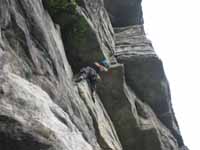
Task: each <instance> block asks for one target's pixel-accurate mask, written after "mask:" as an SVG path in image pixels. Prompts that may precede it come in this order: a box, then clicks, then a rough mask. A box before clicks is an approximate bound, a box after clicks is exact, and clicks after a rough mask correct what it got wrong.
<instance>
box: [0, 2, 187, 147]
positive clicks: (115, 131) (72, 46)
mask: <svg viewBox="0 0 200 150" xmlns="http://www.w3.org/2000/svg"><path fill="white" fill-rule="evenodd" d="M102 59H107V60H108V61H109V62H110V64H111V67H110V69H109V71H108V72H106V73H102V74H101V76H102V81H100V82H98V85H97V91H96V93H97V94H96V96H95V99H92V96H91V91H90V87H89V86H88V84H87V82H86V81H82V82H80V83H75V82H74V76H76V74H77V73H78V71H79V70H80V68H82V67H84V66H87V65H89V64H91V63H93V62H94V61H100V60H102ZM0 150H188V148H187V147H186V146H185V145H184V142H183V139H182V136H181V134H180V130H179V126H178V123H177V121H176V118H175V115H174V111H173V108H172V104H171V97H170V90H169V84H168V81H167V78H166V76H165V73H164V70H163V66H162V62H161V60H160V59H159V58H158V56H157V55H156V53H155V51H154V49H153V47H152V44H151V41H150V40H148V39H147V38H146V36H145V31H144V28H143V15H142V8H141V0H104V1H103V0H71V1H70V0H0Z"/></svg>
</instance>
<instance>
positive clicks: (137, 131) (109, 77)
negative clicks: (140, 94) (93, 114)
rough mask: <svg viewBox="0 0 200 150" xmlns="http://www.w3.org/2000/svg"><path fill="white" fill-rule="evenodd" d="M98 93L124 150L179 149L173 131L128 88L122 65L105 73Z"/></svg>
mask: <svg viewBox="0 0 200 150" xmlns="http://www.w3.org/2000/svg"><path fill="white" fill-rule="evenodd" d="M110 81H112V82H110ZM98 91H99V95H100V98H101V100H102V101H103V104H104V106H105V108H106V110H107V111H108V113H109V115H110V116H111V120H112V121H113V124H114V126H115V127H116V131H117V133H118V136H119V139H120V141H121V143H122V146H123V148H124V149H125V150H132V149H134V150H141V149H142V150H161V149H162V150H167V149H173V150H176V149H178V144H177V141H176V139H175V138H174V137H173V135H172V134H171V132H170V131H169V130H168V129H167V128H166V127H165V126H164V125H163V124H162V123H161V122H160V121H159V119H158V118H157V116H156V115H155V113H154V112H153V110H152V109H151V108H150V107H149V106H148V105H147V104H145V103H144V102H142V101H141V100H140V99H138V98H137V97H136V95H135V94H134V92H133V91H132V90H131V89H130V88H129V87H128V86H127V84H126V82H125V78H124V68H123V66H122V65H114V66H113V67H112V68H111V69H110V71H109V72H108V73H105V74H103V81H102V83H100V84H99V86H98Z"/></svg>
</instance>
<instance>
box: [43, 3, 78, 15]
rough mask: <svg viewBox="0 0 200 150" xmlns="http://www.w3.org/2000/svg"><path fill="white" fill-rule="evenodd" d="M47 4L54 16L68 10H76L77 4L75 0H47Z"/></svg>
mask: <svg viewBox="0 0 200 150" xmlns="http://www.w3.org/2000/svg"><path fill="white" fill-rule="evenodd" d="M46 5H47V8H48V10H49V12H50V14H51V15H52V16H53V17H56V16H55V15H58V14H59V13H62V12H66V11H71V12H75V10H76V6H77V4H76V2H75V0H46Z"/></svg>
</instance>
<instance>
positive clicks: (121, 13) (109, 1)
mask: <svg viewBox="0 0 200 150" xmlns="http://www.w3.org/2000/svg"><path fill="white" fill-rule="evenodd" d="M104 3H105V8H106V9H107V10H108V13H109V16H110V18H111V22H112V25H113V26H114V27H125V26H129V25H137V24H139V25H140V24H143V15H142V7H141V0H104Z"/></svg>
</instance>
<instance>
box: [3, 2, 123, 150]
mask: <svg viewBox="0 0 200 150" xmlns="http://www.w3.org/2000/svg"><path fill="white" fill-rule="evenodd" d="M30 10H31V11H30ZM0 12H1V13H0V15H1V16H0V69H1V72H2V71H3V72H12V73H14V74H17V75H18V76H21V77H22V78H24V79H26V80H28V81H29V82H32V83H34V84H35V85H37V86H39V87H41V88H42V89H43V90H44V91H45V92H46V93H47V94H48V95H49V96H50V98H51V99H52V101H53V102H54V103H56V104H57V105H58V106H59V107H60V109H62V110H63V111H65V112H66V113H67V114H68V116H69V118H70V120H71V122H73V123H74V125H75V126H76V128H77V129H78V130H79V131H80V132H81V134H82V136H83V137H84V138H83V140H85V141H83V142H85V143H89V145H90V146H89V147H93V149H97V150H98V149H100V143H98V139H97V137H96V132H98V131H96V128H95V127H94V122H93V120H94V118H92V115H91V114H90V113H89V109H88V107H87V106H86V104H85V103H84V101H83V100H82V99H81V98H80V96H79V94H78V91H77V88H76V86H75V85H74V84H73V82H72V76H73V73H72V70H71V67H70V66H69V63H68V61H67V58H66V55H65V51H64V48H63V43H62V40H61V37H60V32H59V30H58V27H57V26H56V25H54V24H53V22H52V20H51V18H50V17H49V15H48V13H47V11H45V10H44V9H43V6H42V2H41V1H34V0H29V1H26V0H24V1H23V0H22V1H18V0H12V1H10V0H1V1H0ZM35 94H36V95H37V93H35ZM22 109H23V108H22ZM0 112H1V111H0ZM10 117H11V118H10V119H11V120H13V119H12V116H10ZM58 118H60V117H58ZM60 119H61V120H63V118H60ZM105 120H106V119H105ZM52 121H53V120H52ZM16 122H18V120H16ZM110 128H112V126H111V127H110ZM112 131H113V135H114V129H112V130H110V132H112ZM28 134H29V133H28ZM110 134H111V133H110ZM27 136H29V135H27ZM66 137H69V136H67V135H66ZM16 138H17V137H16ZM9 139H12V137H11V136H9V137H8V141H7V140H5V141H4V142H0V144H2V145H1V146H4V145H7V144H6V142H9ZM116 139H117V137H116ZM74 140H75V139H74ZM77 140H78V139H77ZM103 140H104V141H107V140H108V138H106V139H103ZM111 141H114V139H112V140H111ZM30 142H33V143H34V138H33V139H30ZM30 142H29V143H30ZM47 142H48V141H47ZM77 143H78V142H77ZM115 143H118V141H116V142H115ZM18 144H20V146H22V145H24V144H25V143H23V142H21V143H18ZM43 145H44V147H46V144H45V142H44V144H43V143H41V146H43ZM113 145H114V144H113ZM113 145H112V146H113ZM119 145H120V143H118V146H117V145H116V147H120V146H119ZM60 146H61V147H62V146H63V144H60ZM38 147H39V146H38ZM81 147H82V146H81V145H80V146H79V145H78V144H77V149H79V148H80V149H81ZM65 148H66V146H65ZM7 149H8V150H10V149H12V148H10V147H8V148H7ZM7 149H6V148H5V150H7ZM44 149H45V148H44ZM53 149H56V146H54V148H53ZM66 149H70V147H69V148H66Z"/></svg>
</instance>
